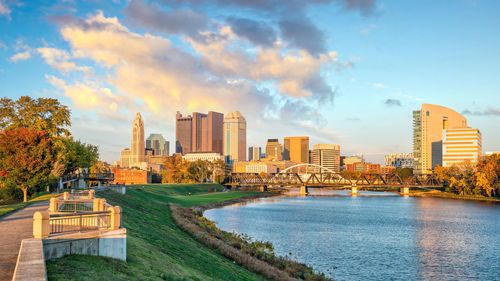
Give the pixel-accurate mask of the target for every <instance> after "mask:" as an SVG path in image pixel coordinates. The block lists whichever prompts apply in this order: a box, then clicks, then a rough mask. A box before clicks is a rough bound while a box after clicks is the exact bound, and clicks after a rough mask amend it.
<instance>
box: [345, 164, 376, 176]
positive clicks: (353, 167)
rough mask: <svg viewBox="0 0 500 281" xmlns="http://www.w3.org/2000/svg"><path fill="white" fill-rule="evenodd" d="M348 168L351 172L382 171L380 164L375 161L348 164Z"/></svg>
mask: <svg viewBox="0 0 500 281" xmlns="http://www.w3.org/2000/svg"><path fill="white" fill-rule="evenodd" d="M346 166H347V168H346V170H347V171H349V172H360V173H380V172H381V168H380V164H373V163H362V162H357V163H353V164H347V165H346Z"/></svg>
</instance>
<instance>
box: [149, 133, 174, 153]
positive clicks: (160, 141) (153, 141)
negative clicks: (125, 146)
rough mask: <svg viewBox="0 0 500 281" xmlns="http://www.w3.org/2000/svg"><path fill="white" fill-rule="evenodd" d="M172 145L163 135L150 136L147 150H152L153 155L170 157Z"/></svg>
mask: <svg viewBox="0 0 500 281" xmlns="http://www.w3.org/2000/svg"><path fill="white" fill-rule="evenodd" d="M169 147H170V143H169V142H168V141H166V140H165V138H164V137H163V136H162V135H161V134H150V135H149V137H148V138H147V139H146V149H152V150H153V155H156V156H158V155H161V156H168V155H169V152H170V151H169Z"/></svg>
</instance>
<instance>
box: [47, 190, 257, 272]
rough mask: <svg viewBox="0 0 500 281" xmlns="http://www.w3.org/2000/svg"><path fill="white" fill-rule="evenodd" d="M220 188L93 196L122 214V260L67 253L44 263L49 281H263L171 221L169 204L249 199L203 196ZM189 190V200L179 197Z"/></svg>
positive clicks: (239, 194)
mask: <svg viewBox="0 0 500 281" xmlns="http://www.w3.org/2000/svg"><path fill="white" fill-rule="evenodd" d="M209 187H211V189H212V190H213V189H214V187H217V188H218V189H219V190H222V186H220V185H208V184H191V185H190V184H185V185H160V184H155V185H135V186H134V188H129V189H127V194H126V195H121V194H119V193H115V192H112V191H104V192H99V193H98V194H97V196H99V197H104V198H106V201H107V202H108V203H110V204H112V205H118V206H120V207H121V208H122V212H123V219H122V222H123V225H124V227H125V228H127V262H122V261H118V260H114V259H109V258H104V257H95V256H83V255H73V256H68V257H65V258H61V259H58V260H55V261H50V262H47V264H46V265H47V275H48V278H49V280H263V278H262V277H260V276H259V275H257V274H255V273H253V272H250V271H248V270H246V269H245V268H243V267H241V266H239V265H236V264H235V263H233V262H232V261H231V260H229V259H227V258H225V257H223V256H221V255H219V254H218V253H216V252H215V251H213V250H211V249H209V248H206V247H205V246H203V245H202V244H200V243H198V242H197V241H196V240H195V239H194V238H192V237H191V236H190V235H189V234H187V233H185V232H184V231H182V230H181V229H180V228H179V227H178V226H177V225H176V224H175V222H174V220H173V218H172V215H171V212H170V208H169V206H168V203H169V202H173V203H177V204H180V205H182V206H194V205H199V204H205V203H211V202H219V201H223V200H229V199H235V198H241V197H245V196H250V195H252V194H255V193H252V192H239V191H235V192H227V193H211V194H206V195H203V194H202V193H206V192H207V191H208V188H209ZM188 192H191V196H185V194H186V193H188Z"/></svg>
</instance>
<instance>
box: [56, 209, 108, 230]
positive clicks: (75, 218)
mask: <svg viewBox="0 0 500 281" xmlns="http://www.w3.org/2000/svg"><path fill="white" fill-rule="evenodd" d="M49 222H50V234H61V233H71V232H81V231H88V230H99V229H108V228H110V226H111V212H109V211H105V212H91V213H80V214H59V215H58V214H55V215H50V219H49Z"/></svg>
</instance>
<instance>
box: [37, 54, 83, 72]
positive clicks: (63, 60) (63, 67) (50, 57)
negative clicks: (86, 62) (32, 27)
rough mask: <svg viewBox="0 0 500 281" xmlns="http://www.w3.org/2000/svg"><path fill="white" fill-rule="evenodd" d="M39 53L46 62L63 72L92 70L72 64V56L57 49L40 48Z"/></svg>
mask: <svg viewBox="0 0 500 281" xmlns="http://www.w3.org/2000/svg"><path fill="white" fill-rule="evenodd" d="M37 52H38V53H39V54H40V55H41V56H42V57H43V58H44V59H45V62H46V63H47V64H48V65H50V66H51V67H53V68H56V69H58V70H59V71H62V72H69V71H75V70H79V71H83V72H87V73H88V72H89V71H90V70H91V69H90V68H89V67H86V66H77V65H76V64H75V63H74V62H70V61H69V60H70V59H71V56H70V54H69V53H68V52H66V51H65V50H60V49H56V48H38V49H37Z"/></svg>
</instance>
